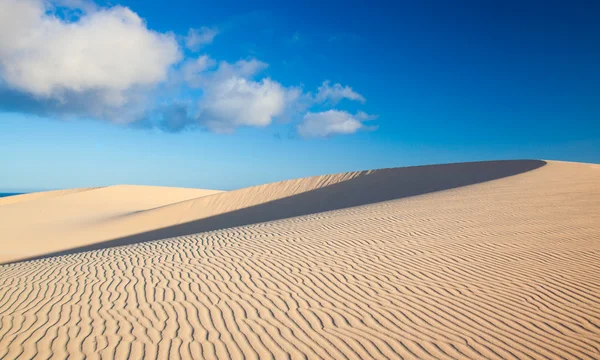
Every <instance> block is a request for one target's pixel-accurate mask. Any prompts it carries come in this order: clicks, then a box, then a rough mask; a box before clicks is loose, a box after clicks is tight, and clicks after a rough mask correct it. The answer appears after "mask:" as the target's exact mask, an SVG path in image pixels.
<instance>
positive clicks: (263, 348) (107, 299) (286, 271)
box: [0, 161, 600, 359]
mask: <svg viewBox="0 0 600 360" xmlns="http://www.w3.org/2000/svg"><path fill="white" fill-rule="evenodd" d="M9 199H10V200H9ZM0 237H1V238H2V241H1V242H0V260H1V261H2V262H4V263H5V265H2V266H0V358H1V359H17V358H18V359H21V358H22V359H29V358H40V359H46V358H50V357H52V358H69V359H84V358H86V359H100V358H119V359H129V358H131V359H141V358H161V359H171V358H223V359H226V358H233V359H241V358H248V359H252V358H273V359H285V358H292V359H305V358H311V359H313V358H314V359H320V358H326V359H331V358H336V359H337V358H340V359H344V358H352V359H360V358H365V359H366V358H407V359H409V358H412V359H428V358H478V359H511V358H512V359H527V358H529V359H531V358H536V359H549V358H555V359H564V358H583V359H594V358H600V165H591V164H580V163H564V162H553V161H548V162H541V161H512V162H484V163H471V164H450V165H436V166H426V167H413V168H398V169H384V170H375V171H369V172H355V173H346V174H336V175H324V176H321V177H313V178H306V179H298V180H290V181H285V182H279V183H274V184H266V185H261V186H257V187H251V188H246V189H240V190H236V191H231V192H212V191H210V190H194V189H169V188H154V187H132V186H115V187H105V188H96V189H77V190H72V191H68V190H66V191H63V192H55V193H54V194H49V193H47V194H45V195H43V194H37V195H36V194H29V195H21V196H15V197H11V198H5V199H2V200H0ZM60 254H64V255H60ZM34 258H38V259H37V260H32V261H21V260H25V259H34Z"/></svg>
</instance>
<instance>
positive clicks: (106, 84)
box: [0, 0, 181, 116]
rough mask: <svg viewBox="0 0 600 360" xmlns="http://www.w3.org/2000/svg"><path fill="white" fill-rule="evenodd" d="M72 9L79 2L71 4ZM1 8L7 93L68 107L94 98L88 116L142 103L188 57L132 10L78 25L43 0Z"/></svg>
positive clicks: (2, 3) (103, 13)
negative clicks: (144, 92)
mask: <svg viewBox="0 0 600 360" xmlns="http://www.w3.org/2000/svg"><path fill="white" fill-rule="evenodd" d="M71 3H73V4H75V3H78V2H77V1H72V0H71V1H69V2H68V1H65V0H63V4H64V5H69V4H71ZM81 3H82V4H84V2H81ZM0 8H1V9H2V11H1V12H0V74H1V76H2V79H3V82H4V86H7V87H8V88H11V89H14V90H17V91H20V92H24V93H27V94H30V95H32V96H34V97H36V98H39V99H45V101H48V100H56V101H58V102H59V103H62V104H66V106H67V107H68V106H69V105H68V103H71V102H77V101H82V100H83V99H85V98H88V97H93V98H94V99H95V101H94V106H91V108H90V109H89V110H90V114H88V115H92V116H104V115H106V114H109V113H112V112H114V111H115V110H116V109H119V108H122V107H124V106H126V105H129V104H130V103H132V102H136V101H137V100H138V99H139V98H140V96H139V92H140V91H141V89H144V88H151V87H153V86H155V85H156V84H158V83H160V82H162V81H164V80H165V79H166V78H167V75H168V71H169V68H170V67H171V66H172V65H173V64H175V63H176V62H178V61H179V59H180V58H181V53H180V51H179V46H178V44H177V42H176V41H175V38H174V36H173V35H170V34H161V33H158V32H154V31H152V30H149V29H148V28H147V27H146V24H145V23H144V21H143V20H142V19H141V18H140V17H139V16H138V15H137V14H136V13H134V12H133V11H131V10H130V9H128V8H126V7H121V6H115V7H112V8H108V9H92V8H91V7H88V8H86V9H85V10H86V11H89V12H88V13H84V14H82V15H81V16H80V17H79V18H78V19H77V20H76V21H74V22H67V21H66V20H64V19H62V18H60V17H59V16H57V15H56V14H53V13H52V12H51V11H49V10H52V7H50V6H49V4H48V3H46V2H45V1H42V0H0ZM117 112H118V111H117Z"/></svg>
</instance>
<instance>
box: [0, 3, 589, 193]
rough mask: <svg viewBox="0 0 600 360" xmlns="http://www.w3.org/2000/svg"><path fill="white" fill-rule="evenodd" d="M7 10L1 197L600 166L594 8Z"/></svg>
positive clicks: (29, 6)
mask: <svg viewBox="0 0 600 360" xmlns="http://www.w3.org/2000/svg"><path fill="white" fill-rule="evenodd" d="M0 9H1V10H2V11H0V24H1V25H0V33H1V34H3V35H0V169H2V170H1V175H2V176H0V190H2V191H10V190H14V191H23V190H25V191H28V190H37V189H53V188H67V187H81V186H98V185H108V184H120V183H131V184H148V185H168V186H186V187H200V188H220V189H233V188H238V187H243V186H250V185H255V184H260V183H265V182H270V181H277V180H281V179H287V178H294V177H301V176H309V175H318V174H322V173H332V172H340V171H349V170H359V169H368V168H380V167H393V166H408V165H420V164H432V163H444V162H457V161H474V160H488V159H514V158H542V159H556V160H568V161H583V162H594V163H599V162H600V67H599V65H598V64H600V22H598V21H597V14H598V13H599V11H600V5H598V4H593V2H588V1H586V2H583V1H581V2H577V1H574V2H569V3H567V2H553V1H550V2H548V1H546V2H534V1H531V2H527V4H525V5H524V4H522V2H516V1H515V2H512V1H498V2H486V4H481V2H475V1H457V2H446V1H438V2H434V1H426V2H420V4H414V2H391V1H390V2H381V1H369V2H366V1H360V2H359V1H349V2H346V3H345V4H344V6H340V5H339V2H337V1H327V0H321V1H312V0H310V1H303V2H296V3H294V2H280V1H253V2H245V1H235V0H225V1H219V2H218V4H216V2H204V3H202V2H198V1H191V0H189V1H188V0H172V1H168V2H167V1H141V0H123V1H111V2H106V1H98V2H95V3H93V2H90V1H83V0H60V1H53V2H44V1H43V0H0ZM3 16H4V18H2V17H3ZM7 16H8V17H7ZM9 20H14V21H9ZM23 24H25V25H23ZM32 34H33V35H32ZM14 39H17V40H14Z"/></svg>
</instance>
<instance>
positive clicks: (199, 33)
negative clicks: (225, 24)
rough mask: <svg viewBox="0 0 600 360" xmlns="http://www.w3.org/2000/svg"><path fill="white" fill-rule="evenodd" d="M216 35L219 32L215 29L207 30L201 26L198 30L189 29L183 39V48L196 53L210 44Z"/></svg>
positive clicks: (207, 28)
mask: <svg viewBox="0 0 600 360" xmlns="http://www.w3.org/2000/svg"><path fill="white" fill-rule="evenodd" d="M218 34H219V31H218V30H217V29H216V28H209V27H206V26H203V27H201V28H200V29H190V31H189V32H188V35H187V37H186V38H185V46H186V47H187V48H188V49H190V50H192V51H198V50H200V48H202V47H203V46H204V45H208V44H210V43H212V42H213V40H214V39H215V36H217V35H218Z"/></svg>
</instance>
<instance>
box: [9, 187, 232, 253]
mask: <svg viewBox="0 0 600 360" xmlns="http://www.w3.org/2000/svg"><path fill="white" fill-rule="evenodd" d="M220 192H221V191H218V190H201V189H184V188H169V187H160V186H131V185H115V186H106V187H98V188H85V189H72V190H56V191H47V192H40V193H32V194H25V195H18V196H10V197H7V198H2V199H0V201H2V200H4V202H0V236H2V244H1V245H0V262H5V261H11V260H15V259H19V258H24V257H29V256H31V255H33V254H40V253H42V254H43V253H46V252H48V251H52V250H56V249H64V248H69V247H73V246H79V245H81V244H82V243H83V244H85V243H88V242H90V241H95V240H97V239H100V240H104V239H107V238H110V236H111V235H112V236H116V235H120V234H122V232H121V230H120V229H118V227H114V226H113V227H111V226H107V225H106V224H108V223H110V222H111V220H112V219H115V218H118V217H119V216H123V215H127V214H132V213H135V212H138V211H143V210H147V209H152V208H156V207H159V206H163V205H167V204H172V203H177V202H181V201H184V200H189V199H194V198H199V197H201V196H206V195H212V194H217V193H220ZM7 200H10V201H7ZM107 234H108V235H107ZM105 236H108V237H105Z"/></svg>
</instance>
